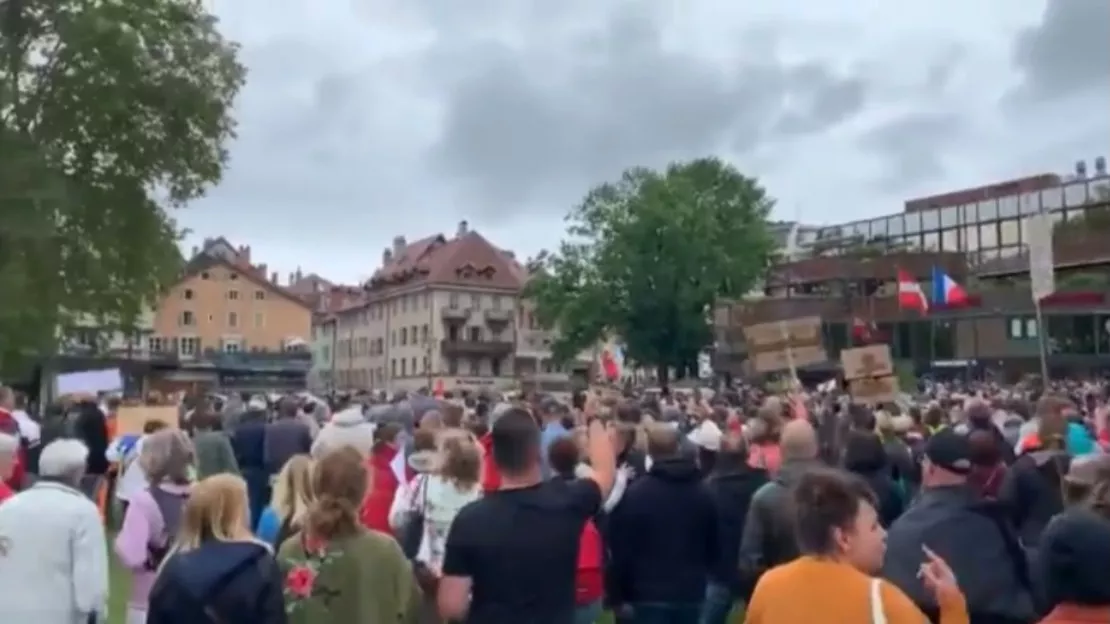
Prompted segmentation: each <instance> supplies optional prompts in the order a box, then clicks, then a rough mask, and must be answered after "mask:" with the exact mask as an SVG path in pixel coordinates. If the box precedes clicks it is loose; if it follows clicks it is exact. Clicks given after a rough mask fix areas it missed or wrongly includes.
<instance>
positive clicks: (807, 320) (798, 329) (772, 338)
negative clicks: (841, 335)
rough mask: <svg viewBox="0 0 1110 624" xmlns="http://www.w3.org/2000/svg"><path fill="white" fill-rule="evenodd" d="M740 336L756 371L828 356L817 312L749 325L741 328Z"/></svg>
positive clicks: (784, 367)
mask: <svg viewBox="0 0 1110 624" xmlns="http://www.w3.org/2000/svg"><path fill="white" fill-rule="evenodd" d="M744 340H745V342H746V343H747V347H748V359H749V361H750V362H751V364H752V368H754V369H755V372H757V373H773V372H776V371H784V370H790V369H791V368H798V367H801V366H809V365H811V364H820V363H821V362H825V361H826V360H828V359H829V358H828V354H827V353H826V352H825V345H824V341H823V340H822V336H821V317H819V316H807V317H802V318H796V319H791V320H788V321H780V322H776V323H759V324H757V325H751V326H748V327H745V328H744Z"/></svg>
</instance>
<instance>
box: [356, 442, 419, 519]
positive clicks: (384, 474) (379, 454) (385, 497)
mask: <svg viewBox="0 0 1110 624" xmlns="http://www.w3.org/2000/svg"><path fill="white" fill-rule="evenodd" d="M400 452H401V451H399V450H398V449H397V448H396V447H394V446H392V445H389V444H380V445H378V447H377V448H375V449H374V450H373V451H372V452H371V453H370V458H369V459H368V460H366V461H367V464H368V467H369V469H370V488H369V489H368V490H367V492H366V498H365V499H363V501H362V509H361V510H359V516H360V519H361V520H362V524H363V526H365V527H366V528H368V529H374V530H375V531H381V532H383V533H388V534H390V535H392V534H393V529H391V528H390V527H389V508H390V507H391V506H392V505H393V496H394V495H395V494H396V493H397V488H398V486H400V483H399V482H398V481H397V475H395V474H393V467H392V466H390V464H391V463H392V462H393V459H394V458H395V457H397V453H400ZM414 474H415V473H414V472H413V470H412V468H410V467H409V466H408V464H407V463H406V464H405V478H406V480H408V479H412V477H413V475H414Z"/></svg>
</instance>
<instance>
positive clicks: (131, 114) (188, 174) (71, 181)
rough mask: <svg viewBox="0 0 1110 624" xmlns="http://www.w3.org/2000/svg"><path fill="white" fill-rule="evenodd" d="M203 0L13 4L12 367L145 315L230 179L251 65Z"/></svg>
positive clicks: (8, 292) (0, 190)
mask: <svg viewBox="0 0 1110 624" xmlns="http://www.w3.org/2000/svg"><path fill="white" fill-rule="evenodd" d="M236 53H237V46H235V45H234V44H231V43H229V42H228V41H226V40H225V39H224V38H223V37H221V36H220V34H219V32H218V31H217V29H216V20H215V18H213V17H212V16H211V15H209V14H208V13H207V11H206V10H205V9H204V6H203V3H202V2H201V0H134V1H132V2H118V1H115V0H0V292H2V293H3V295H2V297H3V304H2V305H0V365H9V366H10V365H11V364H12V363H13V362H14V361H16V360H25V359H27V356H28V355H37V354H39V353H42V352H43V351H45V350H49V349H51V348H52V347H53V346H54V343H55V340H56V339H57V335H58V332H59V330H60V329H64V328H65V327H67V326H68V325H70V324H72V323H74V322H75V321H76V320H77V319H94V321H93V322H96V323H97V324H114V325H115V326H116V327H119V328H120V329H123V330H127V329H128V328H130V327H132V326H133V325H134V323H135V321H136V319H137V318H138V316H139V315H140V314H141V313H142V311H143V310H144V309H146V308H147V306H148V305H149V304H151V303H153V302H154V301H155V300H156V298H157V296H158V295H159V293H160V291H161V289H162V288H163V287H164V286H165V284H166V283H167V282H169V281H171V280H172V279H174V278H175V277H176V275H177V274H178V272H179V271H180V268H181V265H182V258H181V254H180V251H179V250H178V247H177V243H178V241H179V239H180V235H181V231H180V230H179V229H178V227H177V225H176V223H175V222H174V220H173V219H172V218H171V217H170V216H169V212H168V211H169V210H170V209H172V208H175V207H179V206H182V205H183V204H185V203H187V202H188V201H190V200H193V199H196V198H197V197H200V196H201V195H202V194H203V193H204V191H205V189H206V188H208V187H209V186H211V185H213V184H215V183H216V182H218V181H219V179H220V176H221V172H222V170H223V168H224V165H225V163H226V160H227V152H226V150H225V148H224V146H225V144H226V142H227V141H228V140H229V139H230V138H232V137H233V134H234V122H233V120H232V118H231V116H230V113H231V106H232V101H233V99H234V97H235V95H236V94H237V92H238V91H239V88H240V87H241V86H242V84H243V80H244V76H245V70H244V68H243V67H242V65H240V64H239V63H238V62H237V60H236Z"/></svg>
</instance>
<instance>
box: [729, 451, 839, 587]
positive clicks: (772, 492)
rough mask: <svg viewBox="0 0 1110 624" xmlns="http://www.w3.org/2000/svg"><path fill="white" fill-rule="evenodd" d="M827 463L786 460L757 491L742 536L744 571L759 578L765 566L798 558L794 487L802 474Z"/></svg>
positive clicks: (772, 565) (767, 568) (767, 567)
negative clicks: (793, 514)
mask: <svg viewBox="0 0 1110 624" xmlns="http://www.w3.org/2000/svg"><path fill="white" fill-rule="evenodd" d="M820 467H823V464H821V463H820V462H818V461H817V460H808V461H804V460H785V461H783V463H782V466H781V467H779V471H778V474H776V475H775V478H774V479H772V480H771V481H769V482H768V483H767V484H766V485H764V486H763V487H761V488H759V490H757V491H756V493H755V496H753V497H752V503H751V506H750V507H749V508H748V518H747V520H745V521H744V534H743V537H741V539H740V566H741V568H742V569H743V574H745V575H747V576H750V577H751V578H758V576H759V575H761V574H762V573H763V572H764V571H765V570H769V569H771V568H773V567H775V566H777V565H780V564H783V563H789V562H791V561H793V560H795V559H797V558H798V554H799V553H798V541H797V539H796V538H795V537H794V529H793V528H791V525H792V522H793V521H792V519H791V518H792V514H791V511H790V504H791V503H790V491H791V490H792V489H793V487H794V485H795V484H797V482H798V480H799V479H801V477H802V475H803V474H805V473H806V472H808V471H810V470H813V469H814V468H820Z"/></svg>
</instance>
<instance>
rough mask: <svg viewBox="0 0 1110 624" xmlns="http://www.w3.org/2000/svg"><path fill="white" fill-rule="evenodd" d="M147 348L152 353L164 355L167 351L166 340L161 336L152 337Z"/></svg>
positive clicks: (147, 342)
mask: <svg viewBox="0 0 1110 624" xmlns="http://www.w3.org/2000/svg"><path fill="white" fill-rule="evenodd" d="M146 346H147V348H148V349H149V350H150V351H151V353H162V352H163V351H165V350H166V340H165V338H162V337H161V336H151V337H150V338H147V341H146Z"/></svg>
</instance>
